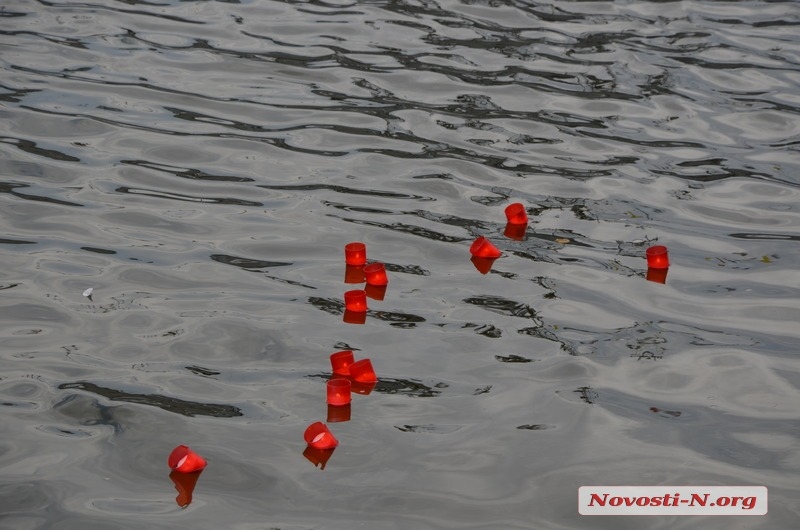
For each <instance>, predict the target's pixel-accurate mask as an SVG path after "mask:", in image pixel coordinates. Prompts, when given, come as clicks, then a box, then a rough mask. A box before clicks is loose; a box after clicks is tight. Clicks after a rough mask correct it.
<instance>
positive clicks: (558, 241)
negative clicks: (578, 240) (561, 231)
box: [556, 237, 569, 245]
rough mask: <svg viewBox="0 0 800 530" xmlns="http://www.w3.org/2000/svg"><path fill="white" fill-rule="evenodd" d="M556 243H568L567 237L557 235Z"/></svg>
mask: <svg viewBox="0 0 800 530" xmlns="http://www.w3.org/2000/svg"><path fill="white" fill-rule="evenodd" d="M556 243H561V244H562V245H566V244H567V243H569V239H567V238H566V237H559V238H558V239H556Z"/></svg>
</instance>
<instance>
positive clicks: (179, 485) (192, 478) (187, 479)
mask: <svg viewBox="0 0 800 530" xmlns="http://www.w3.org/2000/svg"><path fill="white" fill-rule="evenodd" d="M202 472H203V471H202V470H201V471H193V472H191V473H183V472H181V471H177V470H176V471H173V472H172V473H170V474H169V478H170V480H171V481H172V483H173V484H175V490H176V491H177V492H178V496H177V497H175V502H176V503H178V506H180V507H181V508H186V507H187V506H189V505H190V504H191V503H192V494H193V493H194V487H195V485H197V479H199V478H200V474H201V473H202Z"/></svg>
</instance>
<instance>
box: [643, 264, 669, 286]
mask: <svg viewBox="0 0 800 530" xmlns="http://www.w3.org/2000/svg"><path fill="white" fill-rule="evenodd" d="M668 272H669V268H668V267H667V268H665V269H653V268H651V267H648V269H647V276H645V279H646V280H647V281H649V282H656V283H667V273H668Z"/></svg>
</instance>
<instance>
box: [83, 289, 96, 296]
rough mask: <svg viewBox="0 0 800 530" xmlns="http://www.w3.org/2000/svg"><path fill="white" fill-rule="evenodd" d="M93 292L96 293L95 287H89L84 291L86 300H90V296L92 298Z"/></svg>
mask: <svg viewBox="0 0 800 530" xmlns="http://www.w3.org/2000/svg"><path fill="white" fill-rule="evenodd" d="M93 292H94V287H89V288H88V289H86V290H85V291H83V296H85V297H86V298H89V297H90V296H92V293H93Z"/></svg>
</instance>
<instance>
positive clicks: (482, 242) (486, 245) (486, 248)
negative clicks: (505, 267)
mask: <svg viewBox="0 0 800 530" xmlns="http://www.w3.org/2000/svg"><path fill="white" fill-rule="evenodd" d="M469 251H470V253H471V254H472V255H473V256H476V257H478V258H499V257H500V251H499V250H498V249H497V247H496V246H494V245H492V242H491V241H489V240H488V239H486V238H485V237H484V236H480V237H478V238H477V239H476V240H475V241H473V243H472V245H471V246H470V247H469Z"/></svg>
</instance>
